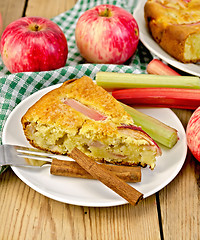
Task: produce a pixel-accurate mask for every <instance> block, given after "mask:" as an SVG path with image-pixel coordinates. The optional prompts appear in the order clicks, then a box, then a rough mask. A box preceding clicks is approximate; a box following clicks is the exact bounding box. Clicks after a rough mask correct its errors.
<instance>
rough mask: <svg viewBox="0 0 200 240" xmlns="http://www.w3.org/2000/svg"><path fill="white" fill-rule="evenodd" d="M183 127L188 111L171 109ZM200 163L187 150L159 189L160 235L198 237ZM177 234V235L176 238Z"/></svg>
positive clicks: (185, 124) (189, 112) (175, 237)
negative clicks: (172, 175)
mask: <svg viewBox="0 0 200 240" xmlns="http://www.w3.org/2000/svg"><path fill="white" fill-rule="evenodd" d="M174 112H175V113H176V114H177V115H178V116H179V118H180V119H181V121H182V123H183V125H184V127H186V126H187V122H188V120H189V118H190V116H191V114H192V112H191V111H189V110H187V111H186V110H184V111H183V110H174ZM199 176H200V163H199V162H197V160H196V159H194V158H193V157H192V154H191V153H190V152H188V156H187V159H186V162H185V164H184V166H183V168H182V170H181V171H180V173H179V174H178V176H177V177H176V178H175V179H174V180H173V181H172V182H171V183H170V184H169V185H168V186H167V187H165V188H164V189H163V190H162V191H160V194H159V197H160V205H161V216H162V223H163V235H164V239H169V240H170V239H183V240H187V239H200V225H199V224H200V217H199V216H200V204H199V199H200V180H199ZM177 237H178V238H177Z"/></svg>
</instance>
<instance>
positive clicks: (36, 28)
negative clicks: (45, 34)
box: [35, 24, 39, 32]
mask: <svg viewBox="0 0 200 240" xmlns="http://www.w3.org/2000/svg"><path fill="white" fill-rule="evenodd" d="M38 30H39V26H38V25H37V24H36V25H35V31H36V32H37V31H38Z"/></svg>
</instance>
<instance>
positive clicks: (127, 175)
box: [50, 159, 141, 182]
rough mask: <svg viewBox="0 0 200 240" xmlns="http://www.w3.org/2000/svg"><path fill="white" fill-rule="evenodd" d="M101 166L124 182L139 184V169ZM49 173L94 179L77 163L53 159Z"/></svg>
mask: <svg viewBox="0 0 200 240" xmlns="http://www.w3.org/2000/svg"><path fill="white" fill-rule="evenodd" d="M101 166H102V167H104V168H106V169H107V170H109V171H111V172H113V173H115V174H116V175H117V176H118V177H119V178H121V179H122V180H124V181H125V182H141V167H137V166H136V167H130V166H116V165H108V164H101ZM50 173H51V174H53V175H59V176H68V177H77V178H87V179H94V177H93V176H92V175H91V174H90V173H88V172H87V171H86V170H85V169H84V168H82V167H81V166H80V165H79V164H78V163H77V162H73V161H63V160H58V159H53V161H52V163H51V169H50Z"/></svg>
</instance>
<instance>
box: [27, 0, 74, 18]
mask: <svg viewBox="0 0 200 240" xmlns="http://www.w3.org/2000/svg"><path fill="white" fill-rule="evenodd" d="M76 2H77V0H70V1H69V0H65V1H64V0H56V1H55V0H48V1H47V0H45V1H43V0H42V1H41V0H29V1H28V5H27V10H26V16H40V17H46V18H52V17H55V16H57V15H58V14H60V13H62V12H65V11H67V10H69V9H71V8H72V7H73V6H74V5H75V3H76Z"/></svg>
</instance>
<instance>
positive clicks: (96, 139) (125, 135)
mask: <svg viewBox="0 0 200 240" xmlns="http://www.w3.org/2000/svg"><path fill="white" fill-rule="evenodd" d="M21 121H22V126H23V130H24V134H25V136H26V138H27V139H28V141H29V142H30V143H31V144H32V145H33V146H34V147H36V148H39V149H42V150H47V151H50V152H53V153H58V154H67V155H70V152H71V151H72V150H73V148H75V147H77V148H78V149H79V150H81V151H82V152H84V153H85V154H86V155H88V156H90V157H92V158H93V159H95V160H97V161H99V162H104V161H105V162H110V163H114V164H124V165H141V166H146V165H149V166H150V168H151V169H153V168H154V167H155V162H156V157H157V156H159V155H160V154H161V151H160V148H159V147H158V145H157V144H156V143H155V142H154V141H153V140H152V139H151V137H150V136H148V135H147V134H146V133H145V132H144V131H143V130H142V129H141V128H140V127H137V126H135V125H134V122H133V120H132V118H131V116H130V115H129V114H128V113H127V112H126V111H125V110H124V108H123V107H122V105H121V104H120V103H119V102H118V101H117V100H116V99H114V97H112V96H111V95H110V94H109V93H108V92H107V91H105V90H104V89H103V88H101V87H100V86H97V85H96V84H95V83H94V82H93V81H92V79H91V78H89V77H86V76H85V77H82V78H80V79H73V80H69V81H66V82H64V83H63V84H62V85H61V87H58V88H56V89H54V90H52V91H50V92H49V93H47V94H46V95H44V96H43V97H42V98H41V99H39V100H38V101H37V102H36V103H35V104H34V105H33V106H32V107H30V108H29V109H28V111H27V112H26V113H25V115H24V116H23V117H22V120H21Z"/></svg>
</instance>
